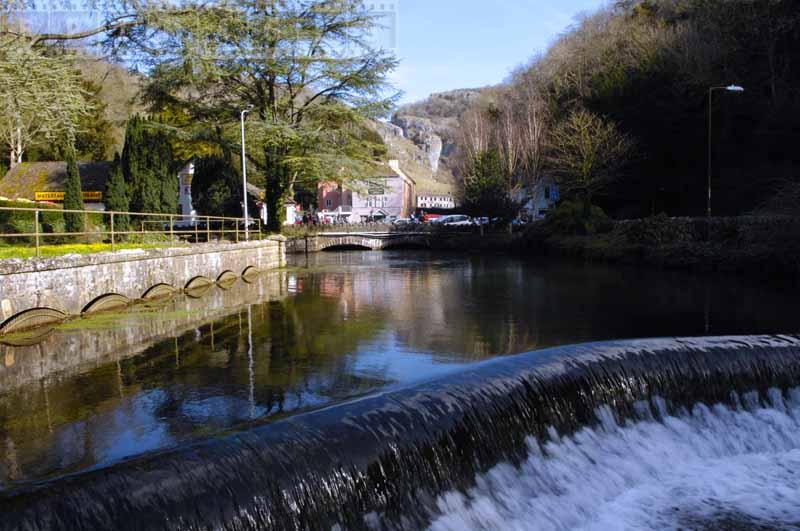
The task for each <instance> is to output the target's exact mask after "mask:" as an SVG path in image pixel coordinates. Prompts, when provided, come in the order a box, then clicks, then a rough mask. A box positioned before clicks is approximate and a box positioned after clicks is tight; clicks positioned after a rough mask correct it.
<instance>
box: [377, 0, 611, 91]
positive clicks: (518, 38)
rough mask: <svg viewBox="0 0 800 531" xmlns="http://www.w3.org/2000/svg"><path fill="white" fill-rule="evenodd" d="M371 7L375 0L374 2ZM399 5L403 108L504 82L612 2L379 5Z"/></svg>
mask: <svg viewBox="0 0 800 531" xmlns="http://www.w3.org/2000/svg"><path fill="white" fill-rule="evenodd" d="M370 1H372V0H370ZM375 2H376V3H387V4H388V3H395V4H396V5H398V15H399V16H398V25H397V48H396V50H395V52H396V54H397V56H398V58H399V59H400V60H401V61H402V62H401V64H400V67H399V68H398V69H397V71H396V72H395V73H394V75H393V80H394V83H395V85H396V86H397V88H398V89H400V90H402V91H403V92H404V93H405V95H404V96H403V100H402V101H403V102H411V101H417V100H420V99H424V98H425V97H427V96H428V94H430V93H431V92H440V91H444V90H450V89H456V88H472V87H481V86H485V85H492V84H496V83H499V82H500V81H502V80H503V79H505V78H506V77H507V76H508V74H509V73H510V72H511V70H513V69H514V68H515V67H516V66H519V65H520V64H522V63H525V62H527V61H528V59H530V58H531V57H532V56H533V55H535V54H536V53H538V52H542V51H544V50H545V49H547V46H548V44H549V43H550V42H552V41H553V39H554V38H555V37H557V36H558V35H559V34H560V33H562V32H563V31H564V30H565V29H566V28H567V27H569V26H570V25H571V24H572V23H573V22H574V19H575V16H576V15H578V14H579V13H581V12H593V11H595V10H597V9H598V8H600V7H602V6H604V5H606V4H607V3H608V2H607V0H483V1H481V0H375Z"/></svg>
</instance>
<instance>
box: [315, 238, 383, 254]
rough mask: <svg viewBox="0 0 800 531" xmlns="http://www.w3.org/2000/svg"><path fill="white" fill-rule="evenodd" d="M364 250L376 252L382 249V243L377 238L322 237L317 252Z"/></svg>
mask: <svg viewBox="0 0 800 531" xmlns="http://www.w3.org/2000/svg"><path fill="white" fill-rule="evenodd" d="M353 248H356V249H365V250H370V251H377V250H379V249H382V248H383V241H382V240H381V239H379V238H375V237H368V236H361V235H358V234H353V235H349V234H348V235H336V236H327V235H326V236H324V237H322V238H320V241H319V250H320V251H325V250H327V249H353Z"/></svg>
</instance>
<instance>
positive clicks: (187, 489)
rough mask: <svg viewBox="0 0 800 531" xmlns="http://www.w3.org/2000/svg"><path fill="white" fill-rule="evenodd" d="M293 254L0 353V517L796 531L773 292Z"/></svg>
mask: <svg viewBox="0 0 800 531" xmlns="http://www.w3.org/2000/svg"><path fill="white" fill-rule="evenodd" d="M295 260H296V263H295V264H292V266H291V267H289V268H287V269H286V270H283V271H279V272H272V273H268V274H266V275H263V276H262V277H260V278H259V279H258V280H257V281H255V282H253V283H252V284H245V283H243V282H239V283H238V284H237V285H236V286H233V287H232V288H230V289H229V290H227V291H225V290H221V289H218V288H213V290H211V291H209V293H207V294H205V295H203V296H202V297H199V298H190V297H183V298H177V299H174V300H171V301H167V302H164V303H160V304H154V305H150V306H147V307H142V308H139V309H137V310H136V311H132V312H125V313H123V314H119V315H108V316H103V317H100V318H95V319H89V320H81V321H77V322H72V323H68V324H67V325H64V326H62V327H59V328H57V329H55V330H52V331H49V332H48V333H43V334H37V335H36V337H22V338H12V340H6V342H7V343H10V344H7V345H4V346H0V513H3V515H4V518H2V519H0V529H6V528H8V529H14V528H18V527H27V528H31V529H38V528H64V527H70V528H81V527H83V528H96V527H106V528H107V527H116V528H121V527H132V528H136V527H140V528H144V527H148V528H173V529H196V528H227V529H307V528H312V529H357V528H364V529H369V528H377V529H380V528H386V529H419V528H425V527H429V528H431V529H437V530H438V529H624V528H627V529H750V528H757V529H786V528H798V529H800V509H798V507H800V504H798V503H796V500H800V474H798V473H796V472H795V471H796V470H800V469H798V467H797V465H798V464H800V429H798V428H800V426H798V423H799V422H800V392H798V391H797V389H796V387H797V386H798V385H800V378H799V377H798V375H800V341H798V340H796V339H794V338H793V337H789V336H780V337H774V336H773V337H767V336H765V335H766V334H778V333H792V332H795V331H797V329H798V319H797V314H796V312H795V311H794V297H793V293H792V290H790V289H786V288H785V287H780V286H769V285H763V284H755V283H751V282H747V281H743V280H742V279H738V278H726V277H709V276H693V275H688V274H683V273H665V272H658V271H637V270H629V269H621V268H609V267H601V266H574V265H565V264H541V263H535V262H527V261H523V260H519V259H515V258H508V257H482V258H478V257H469V256H460V255H432V254H426V253H416V252H413V253H412V252H384V253H370V252H363V253H362V252H357V253H331V254H325V253H323V254H320V255H317V256H312V257H311V259H310V263H309V262H307V261H306V258H305V257H296V258H295ZM755 334H762V336H760V337H753V336H754V335H755ZM732 335H748V336H751V337H746V338H728V339H725V338H723V339H709V340H701V339H691V340H690V339H685V340H666V339H665V340H657V341H638V342H637V341H633V342H620V341H616V342H611V343H608V342H606V343H595V344H591V345H582V346H578V347H566V348H563V349H558V348H556V349H546V348H545V347H554V346H558V345H570V344H576V343H583V342H587V341H600V340H621V339H627V338H638V337H689V336H694V337H699V336H732ZM537 349H538V350H537ZM542 349H544V350H542ZM517 353H524V354H521V355H519V356H511V355H513V354H517ZM493 358H495V359H494V360H493ZM87 500H92V501H91V502H90V503H88V504H87ZM43 515H46V516H43Z"/></svg>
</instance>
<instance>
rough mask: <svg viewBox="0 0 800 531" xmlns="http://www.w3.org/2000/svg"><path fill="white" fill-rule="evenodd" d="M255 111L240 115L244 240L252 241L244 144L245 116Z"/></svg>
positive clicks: (245, 111)
mask: <svg viewBox="0 0 800 531" xmlns="http://www.w3.org/2000/svg"><path fill="white" fill-rule="evenodd" d="M252 109H253V106H252V105H248V106H247V108H246V109H244V110H242V112H241V114H240V115H239V118H240V121H241V123H242V205H243V206H244V240H245V241H250V230H249V225H250V215H249V213H248V212H247V156H246V154H245V143H244V115H245V114H247V113H248V112H250V111H251V110H252Z"/></svg>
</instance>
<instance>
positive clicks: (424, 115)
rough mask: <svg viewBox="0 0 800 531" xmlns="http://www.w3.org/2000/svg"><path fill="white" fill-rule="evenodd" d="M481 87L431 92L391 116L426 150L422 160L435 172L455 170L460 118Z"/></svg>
mask: <svg viewBox="0 0 800 531" xmlns="http://www.w3.org/2000/svg"><path fill="white" fill-rule="evenodd" d="M481 93H482V89H461V90H451V91H448V92H438V93H434V94H431V95H430V96H429V97H428V98H427V99H425V100H423V101H419V102H416V103H410V104H407V105H403V106H402V107H400V108H399V109H398V110H397V112H396V113H395V115H394V116H393V117H392V123H393V124H395V125H397V126H399V127H400V128H401V129H402V130H403V132H404V134H405V137H406V138H408V139H409V140H411V141H412V142H414V144H415V145H416V146H417V147H418V148H419V150H420V151H421V152H422V153H423V156H421V159H422V160H420V161H419V162H420V163H422V164H423V165H424V166H425V167H426V168H428V169H430V170H431V171H432V172H433V173H434V174H436V173H437V172H438V171H439V170H440V169H445V170H447V171H448V172H453V171H454V170H455V161H454V160H452V157H453V155H454V154H455V151H456V139H457V131H458V120H459V117H460V116H461V115H462V114H463V113H464V112H465V111H466V110H467V109H469V108H470V107H471V106H472V105H474V104H475V103H476V102H477V101H478V99H479V98H480V96H481Z"/></svg>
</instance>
